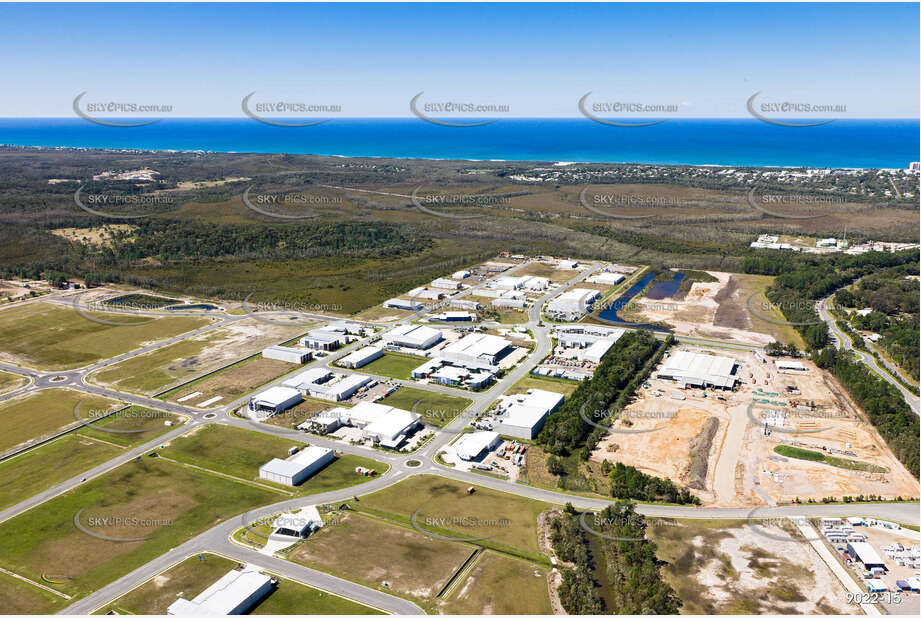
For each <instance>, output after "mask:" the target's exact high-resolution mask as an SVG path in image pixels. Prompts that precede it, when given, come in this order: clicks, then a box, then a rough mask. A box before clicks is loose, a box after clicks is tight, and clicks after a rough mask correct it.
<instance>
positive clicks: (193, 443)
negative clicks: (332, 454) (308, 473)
mask: <svg viewBox="0 0 921 618" xmlns="http://www.w3.org/2000/svg"><path fill="white" fill-rule="evenodd" d="M292 446H303V444H302V443H300V442H295V441H294V440H288V439H286V438H282V437H279V436H272V435H268V434H264V433H260V432H258V431H249V430H247V429H240V428H238V427H228V426H226V425H205V426H202V427H198V428H196V429H193V430H192V431H190V432H188V433H186V434H183V435H182V436H180V437H178V438H176V439H174V440H171V441H170V443H169V446H167V447H166V448H164V449H162V450H160V451H159V452H160V454H161V455H162V456H163V457H168V458H170V459H175V460H176V461H181V462H183V463H189V464H192V465H195V466H200V467H202V468H207V469H209V470H214V471H216V472H223V473H224V474H230V475H231V476H236V477H239V478H242V479H246V480H251V481H257V482H259V483H264V484H265V485H269V486H272V487H281V486H280V485H275V484H274V483H270V482H269V481H264V480H260V479H259V467H260V466H262V464H264V463H266V462H268V461H269V460H270V459H272V458H273V457H278V458H279V459H285V458H286V457H288V449H289V448H291V447H292ZM356 466H364V467H366V468H372V469H374V470H377V472H378V474H381V473H383V472H386V471H387V469H388V468H389V466H388V465H387V464H384V463H381V462H378V461H373V460H371V459H367V458H365V457H359V456H357V455H342V456H341V457H339V458H337V459H336V460H335V461H333V462H331V463H330V464H329V465H328V466H326V467H325V468H323V469H322V470H320V471H319V472H317V473H316V474H314V475H313V476H312V477H310V478H309V479H307V480H306V481H304V482H303V483H301V484H300V485H299V486H298V487H296V488H289V487H287V486H284V487H285V489H288V490H290V491H296V492H297V493H299V494H303V495H308V494H314V493H320V492H324V491H329V490H331V489H339V488H342V487H351V486H352V485H357V484H359V483H363V482H365V481H367V480H370V478H371V477H367V476H358V475H357V474H355V467H356Z"/></svg>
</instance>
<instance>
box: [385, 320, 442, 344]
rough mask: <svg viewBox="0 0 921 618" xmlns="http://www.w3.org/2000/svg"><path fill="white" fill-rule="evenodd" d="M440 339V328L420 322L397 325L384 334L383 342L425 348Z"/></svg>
mask: <svg viewBox="0 0 921 618" xmlns="http://www.w3.org/2000/svg"><path fill="white" fill-rule="evenodd" d="M441 339H442V336H441V331H440V330H438V329H435V328H432V327H430V326H422V325H420V324H406V325H405V326H398V327H397V328H394V329H393V330H392V331H390V332H389V333H387V334H386V335H384V343H387V344H390V345H395V346H400V347H404V348H416V349H419V350H427V349H429V348H430V347H432V346H433V345H435V344H436V343H438V342H439V341H441Z"/></svg>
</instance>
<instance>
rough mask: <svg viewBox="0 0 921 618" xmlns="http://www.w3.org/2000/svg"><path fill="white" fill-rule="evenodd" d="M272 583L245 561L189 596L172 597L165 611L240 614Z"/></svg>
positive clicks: (197, 613)
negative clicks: (189, 597) (244, 564)
mask: <svg viewBox="0 0 921 618" xmlns="http://www.w3.org/2000/svg"><path fill="white" fill-rule="evenodd" d="M274 583H275V582H274V580H273V579H272V578H271V577H269V576H268V575H265V574H264V573H260V572H259V571H258V570H257V568H256V567H254V566H252V565H249V564H247V565H246V566H244V567H243V568H242V569H234V570H232V571H230V572H229V573H227V574H226V575H224V576H223V577H221V578H220V579H219V580H217V581H216V582H214V583H213V584H211V585H210V586H208V587H207V588H206V589H205V590H204V592H202V593H201V594H199V595H198V596H196V597H195V598H194V599H192V600H189V599H176V600H175V601H173V602H172V603H171V604H170V606H169V607H167V608H166V613H167V614H168V615H170V616H192V615H198V616H235V615H239V614H243V613H246V611H247V610H249V609H251V608H252V607H253V606H254V605H255V604H256V603H258V602H259V601H261V600H262V599H263V598H264V597H265V596H266V595H268V594H269V593H270V592H271V591H272V587H273V585H274Z"/></svg>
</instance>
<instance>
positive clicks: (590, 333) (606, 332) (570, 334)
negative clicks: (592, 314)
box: [554, 324, 627, 363]
mask: <svg viewBox="0 0 921 618" xmlns="http://www.w3.org/2000/svg"><path fill="white" fill-rule="evenodd" d="M554 332H555V333H556V336H557V338H558V340H559V344H560V346H561V347H563V348H566V349H567V350H568V352H567V353H566V354H565V356H568V357H569V358H575V359H578V360H584V361H589V362H592V363H600V362H601V359H602V357H604V355H605V354H607V352H608V350H610V349H611V347H612V346H613V345H614V344H615V343H617V340H618V339H620V338H621V337H622V336H623V335H624V333H626V332H627V331H626V330H625V329H623V328H612V327H609V326H595V325H591V324H575V325H572V326H558V327H556V328H555V329H554Z"/></svg>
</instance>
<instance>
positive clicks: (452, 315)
mask: <svg viewBox="0 0 921 618" xmlns="http://www.w3.org/2000/svg"><path fill="white" fill-rule="evenodd" d="M475 318H476V314H474V313H470V312H469V311H442V312H441V313H436V314H434V315H432V319H433V320H441V321H443V322H472V321H473V320H474V319H475Z"/></svg>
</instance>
